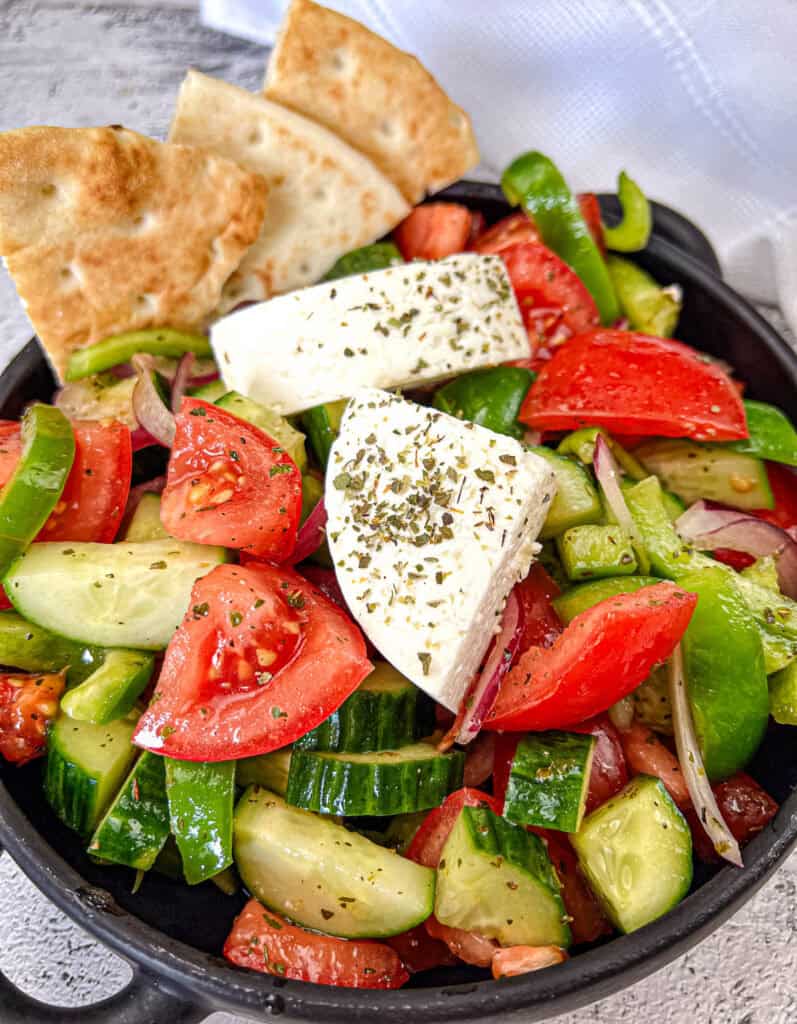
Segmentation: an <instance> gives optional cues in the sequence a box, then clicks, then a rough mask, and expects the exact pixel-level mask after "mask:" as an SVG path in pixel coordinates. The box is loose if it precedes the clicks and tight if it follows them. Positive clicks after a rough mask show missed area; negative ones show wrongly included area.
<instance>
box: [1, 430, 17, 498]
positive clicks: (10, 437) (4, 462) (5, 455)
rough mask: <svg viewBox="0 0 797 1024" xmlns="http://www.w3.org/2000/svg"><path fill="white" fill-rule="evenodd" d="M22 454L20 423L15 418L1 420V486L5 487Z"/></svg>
mask: <svg viewBox="0 0 797 1024" xmlns="http://www.w3.org/2000/svg"><path fill="white" fill-rule="evenodd" d="M21 454H22V437H21V436H20V433H19V423H18V422H16V421H15V420H0V487H5V485H6V483H7V481H8V478H9V477H10V476H11V474H12V473H13V472H14V470H15V469H16V468H17V463H18V462H19V457H20V455H21Z"/></svg>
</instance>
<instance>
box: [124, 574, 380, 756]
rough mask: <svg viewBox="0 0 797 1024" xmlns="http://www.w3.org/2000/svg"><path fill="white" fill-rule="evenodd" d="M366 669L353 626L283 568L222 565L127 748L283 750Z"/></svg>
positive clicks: (203, 582)
mask: <svg viewBox="0 0 797 1024" xmlns="http://www.w3.org/2000/svg"><path fill="white" fill-rule="evenodd" d="M372 668H373V666H372V665H371V663H370V662H369V661H368V659H367V658H366V656H365V641H364V640H363V636H362V633H361V632H360V630H359V629H358V627H357V626H356V625H355V624H354V623H353V622H352V621H351V620H350V619H349V617H348V616H347V615H346V613H345V612H343V611H342V610H341V609H340V608H338V607H337V605H335V604H333V603H332V602H331V601H330V600H329V599H328V598H326V597H324V595H323V594H322V593H321V592H320V591H319V590H317V589H316V588H315V587H314V586H313V585H312V584H310V583H308V582H307V580H305V579H304V578H303V577H302V576H299V575H298V574H297V573H295V572H292V571H291V570H289V569H283V568H277V567H275V566H271V565H254V564H250V565H247V566H237V565H219V566H217V567H216V568H215V569H213V570H212V572H210V573H208V575H207V576H204V577H202V579H200V580H197V582H196V583H195V584H194V589H193V590H192V591H191V603H190V606H189V609H188V612H187V613H186V615H185V618H184V619H183V621H182V624H181V625H180V627H179V628H178V630H177V632H176V633H175V634H174V637H173V638H172V640H171V642H170V644H169V646H168V648H167V650H166V656H165V658H164V662H163V669H162V670H161V674H160V678H159V679H158V684H157V687H156V690H155V694H154V695H153V698H152V701H151V703H150V706H149V708H148V709H147V711H145V712H144V714H143V715H142V716H141V718H140V719H139V723H138V726H137V727H136V732H135V734H134V736H133V741H134V742H135V743H136V744H138V746H140V747H144V748H145V749H147V750H152V751H155V752H156V753H159V754H164V755H166V756H167V757H174V758H178V759H181V760H187V761H228V760H230V759H234V758H239V757H250V756H251V755H254V754H265V753H268V751H270V750H276V749H277V748H278V747H284V746H286V745H287V744H288V743H292V742H293V741H294V740H295V739H298V738H299V737H300V736H303V735H304V734H305V733H306V732H309V730H310V729H314V728H315V726H317V725H318V724H319V723H320V722H322V721H323V720H324V719H325V718H328V717H329V715H331V714H332V712H333V711H335V710H336V709H337V708H338V707H339V706H340V705H341V704H342V703H343V701H344V700H345V699H346V698H347V697H348V696H349V694H350V693H351V692H352V691H353V690H355V689H356V688H357V686H358V685H359V684H360V683H361V682H362V681H363V679H364V678H365V677H366V676H367V675H368V673H369V672H370V671H371V669H372Z"/></svg>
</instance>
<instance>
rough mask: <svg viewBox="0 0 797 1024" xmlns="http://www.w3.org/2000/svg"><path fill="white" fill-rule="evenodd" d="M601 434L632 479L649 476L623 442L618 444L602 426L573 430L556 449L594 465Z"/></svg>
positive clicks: (642, 478) (621, 467)
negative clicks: (624, 446)
mask: <svg viewBox="0 0 797 1024" xmlns="http://www.w3.org/2000/svg"><path fill="white" fill-rule="evenodd" d="M600 435H603V438H604V440H605V441H606V443H607V444H608V445H609V448H610V449H611V452H612V455H613V456H614V457H615V459H616V460H617V463H618V465H619V466H620V469H622V471H623V472H624V473H625V474H626V476H629V477H630V478H631V479H632V480H644V479H645V477H646V476H648V473H647V470H646V469H645V467H644V466H643V465H642V463H641V462H638V461H637V459H635V458H634V456H633V455H632V454H631V453H630V452H627V451H626V450H625V448H623V446H622V445H621V444H618V443H617V441H615V439H614V438H613V437H611V436H610V435H609V434H607V433H606V431H605V430H602V429H601V428H600V427H581V428H580V429H579V430H574V431H572V432H571V433H570V434H567V435H566V436H565V437H563V438H562V440H561V441H560V442H559V447H558V448H557V449H556V450H557V452H559V454H560V455H575V457H576V458H577V459H578V460H579V461H580V462H583V463H584V465H585V466H592V463H593V460H594V458H595V445H596V444H597V441H598V437H599V436H600Z"/></svg>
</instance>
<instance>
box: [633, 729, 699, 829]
mask: <svg viewBox="0 0 797 1024" xmlns="http://www.w3.org/2000/svg"><path fill="white" fill-rule="evenodd" d="M620 742H621V743H622V744H623V750H624V751H625V759H626V761H627V762H628V767H629V768H630V769H631V773H632V774H633V775H655V776H657V778H659V779H661V781H662V782H663V783H664V786H665V788H666V789H667V792H668V793H669V794H670V796H671V797H672V798H673V800H674V801H675V802H676V804H678V806H679V807H680V808H681V809H682V810H684V809H685V808H686V807H689V806H691V800H690V797H689V790H688V789H687V786H686V779H685V778H684V776H683V772H682V771H681V766H680V764H679V763H678V758H677V757H676V756H675V754H673V753H672V751H671V750H669V749H668V748H667V747H665V746H664V744H663V743H662V742H661V740H660V739H659V738H658V737H657V736H656V734H655V733H654V732H653V730H652V729H648V727H647V726H646V725H642V724H641V723H640V722H634V723H633V724H632V725H631V728H630V729H624V730H623V732H621V733H620Z"/></svg>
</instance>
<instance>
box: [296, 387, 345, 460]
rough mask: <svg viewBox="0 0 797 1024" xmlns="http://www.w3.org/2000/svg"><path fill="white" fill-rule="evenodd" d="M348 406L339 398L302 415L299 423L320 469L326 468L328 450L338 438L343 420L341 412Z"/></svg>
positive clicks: (314, 407) (343, 399)
mask: <svg viewBox="0 0 797 1024" xmlns="http://www.w3.org/2000/svg"><path fill="white" fill-rule="evenodd" d="M347 404H348V399H346V398H341V399H340V400H339V401H337V402H327V403H326V405H316V406H313V408H312V409H308V410H307V412H303V413H302V417H301V422H302V427H304V430H305V433H306V434H307V437H308V438H309V440H310V444H311V446H312V448H313V452H314V454H315V457H316V458H317V459H318V462H319V464H320V466H321V468H322V469H326V468H327V460H328V459H329V449H330V448H331V447H332V442H333V441H334V440H335V438H336V437H337V436H338V431H339V430H340V421H341V419H342V418H343V410H344V409H345V408H346V406H347Z"/></svg>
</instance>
